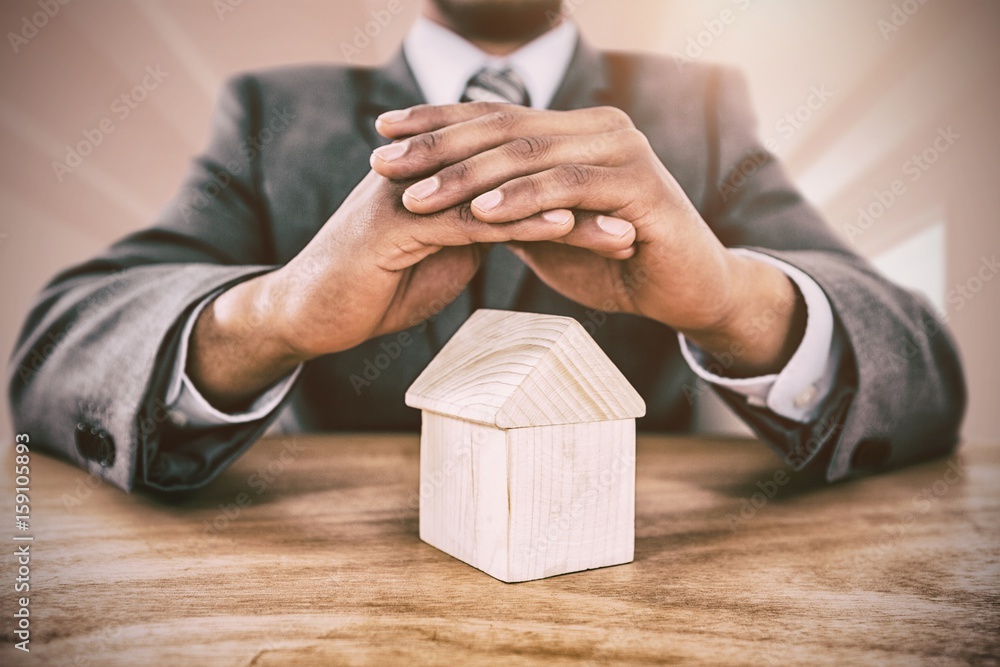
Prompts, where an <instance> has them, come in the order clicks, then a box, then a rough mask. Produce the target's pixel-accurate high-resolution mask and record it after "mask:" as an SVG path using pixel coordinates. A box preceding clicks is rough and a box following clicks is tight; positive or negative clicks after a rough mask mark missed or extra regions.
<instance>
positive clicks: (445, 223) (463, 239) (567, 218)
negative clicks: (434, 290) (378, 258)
mask: <svg viewBox="0 0 1000 667" xmlns="http://www.w3.org/2000/svg"><path fill="white" fill-rule="evenodd" d="M573 224H574V216H573V213H572V211H568V210H553V211H545V212H544V213H540V214H535V215H532V216H527V217H525V218H523V219H520V220H514V221H511V222H504V223H501V224H495V223H489V222H483V221H482V220H479V219H478V218H476V217H475V216H474V215H472V212H471V211H470V210H469V207H468V205H465V206H457V207H454V208H452V209H449V210H448V211H445V212H443V213H440V214H437V215H432V216H419V217H418V216H415V217H414V219H413V221H412V223H411V224H410V225H409V226H408V228H406V229H401V230H399V233H402V234H404V235H405V237H406V238H407V240H406V241H404V242H403V243H409V242H410V241H409V240H410V239H412V241H413V242H416V243H418V244H421V245H422V246H427V247H430V246H461V245H469V244H471V243H506V242H508V241H527V242H532V241H554V240H556V239H559V238H562V237H563V236H565V235H566V234H568V233H570V232H571V231H572V229H573ZM401 246H402V244H397V247H401Z"/></svg>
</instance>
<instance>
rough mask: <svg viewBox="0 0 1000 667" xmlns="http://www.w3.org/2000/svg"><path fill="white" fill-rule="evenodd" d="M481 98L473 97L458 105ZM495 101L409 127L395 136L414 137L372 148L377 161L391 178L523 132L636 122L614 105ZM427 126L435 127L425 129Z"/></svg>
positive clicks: (588, 129)
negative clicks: (542, 106)
mask: <svg viewBox="0 0 1000 667" xmlns="http://www.w3.org/2000/svg"><path fill="white" fill-rule="evenodd" d="M478 104H479V103H472V102H470V103H468V104H467V105H456V106H457V107H464V106H475V105H478ZM494 106H495V107H496V108H495V110H493V111H491V112H489V113H487V114H483V115H479V116H474V117H472V118H466V119H463V120H459V121H457V122H454V123H452V124H448V125H445V126H442V127H435V126H434V125H432V124H429V123H421V124H419V125H415V126H414V127H412V128H409V127H408V128H406V130H405V131H404V132H401V133H400V134H399V135H396V136H393V137H392V138H400V137H408V138H405V139H402V140H401V141H397V142H395V143H392V144H389V145H387V146H382V147H379V148H377V149H375V151H373V152H372V157H371V166H372V168H373V169H375V170H376V171H377V172H378V173H380V174H381V175H383V176H385V177H386V178H392V179H396V180H398V179H406V178H415V177H418V176H420V175H422V174H430V173H433V172H434V171H437V170H438V169H441V168H442V167H445V166H447V165H449V164H455V163H456V162H459V161H461V160H465V159H467V158H469V157H471V156H473V155H476V154H478V153H482V152H483V151H486V150H489V149H491V148H495V147H497V146H500V145H502V144H505V143H507V142H510V141H513V140H515V139H518V138H521V137H536V136H550V135H581V134H600V133H605V132H613V131H617V130H624V129H629V128H631V127H632V122H631V121H630V120H629V118H628V116H627V115H625V113H624V112H622V111H619V110H617V109H613V108H611V107H597V108H590V109H578V110H574V111H545V110H537V109H527V108H525V107H519V106H515V105H511V104H499V105H494ZM415 109H416V107H415ZM445 109H448V107H428V113H429V114H435V113H439V112H444V110H445ZM459 111H461V109H456V111H455V112H454V113H455V114H458V112H459ZM456 117H458V116H456ZM423 127H427V128H429V129H426V130H424V129H420V128H423ZM412 130H417V131H412ZM411 135H412V136H411Z"/></svg>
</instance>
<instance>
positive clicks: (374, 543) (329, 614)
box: [0, 435, 1000, 666]
mask: <svg viewBox="0 0 1000 667" xmlns="http://www.w3.org/2000/svg"><path fill="white" fill-rule="evenodd" d="M417 448H418V444H417V438H416V437H415V436H410V435H405V436H396V435H385V436H367V435H366V436H355V435H338V436H309V437H299V438H295V439H271V440H265V441H263V442H261V443H259V444H258V445H256V446H255V447H254V448H253V449H252V450H251V451H250V453H249V454H247V455H246V456H244V457H243V458H242V459H241V460H240V461H239V462H237V464H236V465H235V466H234V467H233V468H232V469H230V470H229V471H227V472H226V473H224V474H223V475H222V476H221V477H220V478H219V479H218V480H217V481H216V482H215V483H214V484H213V485H212V486H210V487H209V488H208V489H205V490H204V491H202V492H200V493H198V494H197V495H195V496H193V497H190V498H188V499H185V500H183V501H180V502H173V503H166V502H164V501H163V500H162V499H156V498H153V497H149V496H146V495H139V494H136V495H131V496H127V495H125V494H123V493H122V492H121V491H118V490H117V489H114V488H112V487H110V486H109V485H107V484H100V483H98V482H97V481H95V480H94V479H93V478H90V477H88V476H87V475H86V474H85V473H83V472H82V471H80V470H77V469H75V468H72V467H70V466H69V465H67V464H65V463H62V462H60V461H56V460H53V459H49V458H46V457H42V456H35V457H33V459H32V487H33V489H32V502H33V505H32V516H31V518H32V531H33V534H34V535H35V542H34V543H33V546H32V554H33V556H32V560H31V607H30V608H31V628H32V635H31V644H30V646H31V649H32V650H31V653H30V654H24V653H22V652H20V651H16V650H14V649H13V648H12V641H13V640H12V635H11V630H12V622H11V619H12V615H13V612H14V596H13V594H12V593H11V592H10V591H11V586H10V584H9V582H8V581H4V582H3V586H2V590H3V591H4V593H3V596H2V605H3V608H2V613H0V618H2V619H3V621H2V623H3V632H4V646H3V647H2V649H0V650H2V653H0V662H3V664H5V665H20V664H25V665H27V664H31V665H49V664H51V665H119V664H120V665H137V664H150V665H174V664H176V665H198V664H212V665H256V666H262V665H278V664H295V665H311V664H316V665H339V664H441V665H456V664H469V663H484V664H486V663H490V664H506V665H519V664H534V663H544V664H558V665H562V664H567V665H568V664H579V663H589V664H603V663H608V664H618V663H632V664H663V663H668V664H669V663H686V664H706V665H716V664H755V665H760V664H765V665H766V664H775V665H777V664H782V665H785V664H806V663H808V664H829V665H846V664H858V663H863V664H872V663H879V664H906V665H909V664H935V665H951V664H967V663H969V662H972V663H975V664H984V663H986V664H990V663H991V664H996V663H997V659H998V656H1000V637H998V633H1000V595H998V585H1000V511H998V510H1000V448H998V447H996V446H985V445H968V446H966V447H965V448H964V449H963V450H962V451H961V453H960V454H959V456H958V457H957V458H954V459H948V460H939V461H935V462H932V463H928V464H924V465H921V466H918V467H914V468H910V469H907V470H903V471H900V472H896V473H892V474H888V475H883V476H880V477H871V478H865V479H860V480H856V481H852V482H848V483H843V484H837V485H833V486H819V487H818V488H817V487H816V483H815V480H810V479H806V478H805V477H803V476H801V475H799V476H797V475H796V474H795V473H790V472H787V471H785V469H784V468H782V467H780V466H779V465H778V459H777V458H776V457H775V456H774V455H773V454H771V453H770V452H769V451H768V450H767V448H766V447H765V446H764V445H762V444H760V443H756V442H750V441H744V440H720V439H698V438H664V437H640V441H639V445H638V458H637V470H638V480H637V484H636V487H637V500H636V513H637V519H636V550H635V554H636V555H635V562H634V563H632V564H629V565H624V566H619V567H612V568H606V569H602V570H593V571H589V572H583V573H577V574H570V575H565V576H561V577H555V578H552V579H546V580H541V581H534V582H528V583H522V584H513V585H510V584H503V583H500V582H498V581H495V580H493V579H491V578H490V577H488V576H487V575H485V574H483V573H481V572H479V571H478V570H474V569H473V568H471V567H469V566H467V565H465V564H463V563H461V562H459V561H457V560H454V559H452V558H450V557H449V556H447V555H445V554H443V553H442V552H440V551H437V550H436V549H433V548H432V547H430V546H428V545H426V544H424V543H422V542H420V540H419V539H418V538H417V509H416V508H417V498H418V496H417V494H418V479H417V453H418V449H417ZM778 471H782V472H785V473H786V474H788V475H789V477H788V479H787V483H785V484H783V485H780V486H778V485H777V484H776V485H775V487H777V489H776V490H777V492H776V493H775V494H774V497H773V498H767V492H769V491H773V490H774V489H772V487H771V485H770V484H769V482H771V481H773V480H774V479H775V474H776V472H778ZM5 476H7V477H9V475H6V473H5ZM778 479H779V480H782V479H785V478H784V477H782V476H781V475H780V474H779V475H778ZM9 481H10V480H9V479H7V481H6V482H5V483H9ZM761 488H763V490H761ZM757 492H759V493H760V494H761V495H758V496H754V494H755V493H757ZM4 498H5V502H7V501H8V500H10V499H11V491H10V489H7V493H6V494H5V495H4ZM762 501H763V502H762ZM7 506H8V507H9V505H7ZM741 510H742V516H741ZM13 532H14V531H11V533H13ZM5 539H8V540H9V539H10V537H7V538H5ZM12 550H13V549H4V551H5V552H8V551H12ZM3 563H4V566H3V567H4V570H3V571H4V572H5V573H8V574H5V575H4V578H5V579H13V574H12V573H13V572H14V571H15V570H16V566H15V565H14V561H13V559H12V558H11V557H10V556H8V557H7V558H6V559H5V560H4V561H3Z"/></svg>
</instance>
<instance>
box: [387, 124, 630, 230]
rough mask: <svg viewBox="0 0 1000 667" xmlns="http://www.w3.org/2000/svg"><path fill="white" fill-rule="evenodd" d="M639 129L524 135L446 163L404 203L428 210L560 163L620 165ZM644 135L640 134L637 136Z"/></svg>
mask: <svg viewBox="0 0 1000 667" xmlns="http://www.w3.org/2000/svg"><path fill="white" fill-rule="evenodd" d="M637 133H638V130H619V131H616V132H608V133H602V134H587V135H582V136H524V137H520V138H518V139H515V140H513V141H510V142H508V143H505V144H503V145H501V146H498V147H496V148H492V149H489V150H487V151H485V152H483V153H480V154H478V155H474V156H472V157H470V158H469V159H467V160H463V161H461V162H458V163H457V164H453V165H451V166H449V167H445V168H444V169H442V170H441V171H439V172H437V173H436V174H434V175H433V176H431V177H429V178H425V179H423V180H421V181H418V182H416V183H414V184H413V185H411V186H410V187H409V188H407V189H406V191H405V193H404V195H403V205H404V206H405V207H406V208H407V209H409V210H410V211H412V212H414V213H433V212H435V211H440V210H443V209H445V208H448V207H450V206H454V205H456V204H458V203H460V202H464V201H469V200H470V199H472V198H473V197H477V196H479V195H481V194H483V193H485V192H487V191H489V190H491V189H493V188H496V187H498V186H500V185H503V184H504V183H506V182H507V181H510V180H512V179H515V178H518V177H521V176H527V175H530V174H534V173H537V172H541V171H546V170H548V169H552V168H554V167H558V166H560V165H564V164H590V165H603V166H620V165H622V164H624V163H625V162H627V161H628V160H629V159H630V158H631V157H632V156H633V155H634V152H633V149H634V148H636V147H637V145H638V142H639V139H636V138H635V136H634V134H637ZM641 141H643V142H644V141H645V138H644V137H643V138H641Z"/></svg>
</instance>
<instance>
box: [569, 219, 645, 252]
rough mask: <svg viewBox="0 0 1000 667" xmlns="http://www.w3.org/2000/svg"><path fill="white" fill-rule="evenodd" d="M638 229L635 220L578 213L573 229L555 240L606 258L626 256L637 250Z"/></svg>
mask: <svg viewBox="0 0 1000 667" xmlns="http://www.w3.org/2000/svg"><path fill="white" fill-rule="evenodd" d="M635 237H636V230H635V227H633V226H632V223H630V222H628V221H627V220H622V219H621V218H616V217H614V216H610V215H602V214H598V213H591V212H586V213H584V212H578V213H576V215H575V221H574V223H573V229H572V230H570V232H569V233H568V234H566V235H565V236H563V237H560V238H558V239H553V241H554V242H555V243H563V244H566V245H571V246H575V247H577V248H583V249H585V250H590V251H591V252H595V253H597V254H599V255H601V256H603V257H611V258H613V259H625V258H627V257H631V256H632V255H633V254H634V253H635V248H634V247H633V243H634V242H635Z"/></svg>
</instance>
